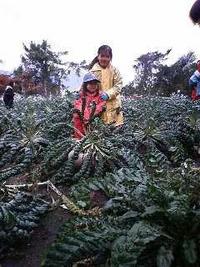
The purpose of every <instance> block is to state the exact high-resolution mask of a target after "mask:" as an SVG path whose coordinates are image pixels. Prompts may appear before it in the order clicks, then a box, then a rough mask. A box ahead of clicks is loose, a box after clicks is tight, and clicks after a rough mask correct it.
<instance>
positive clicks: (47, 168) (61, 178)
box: [40, 118, 128, 183]
mask: <svg viewBox="0 0 200 267" xmlns="http://www.w3.org/2000/svg"><path fill="white" fill-rule="evenodd" d="M90 126H91V128H92V130H91V131H90V132H88V133H87V134H86V136H84V137H83V138H82V139H81V140H78V141H77V140H73V139H71V138H68V139H67V138H66V139H65V140H62V141H59V142H57V143H53V144H51V145H50V146H49V147H48V153H47V154H46V156H45V161H44V164H43V166H42V170H41V174H40V175H41V176H42V178H43V179H46V178H47V177H48V178H50V179H52V180H53V181H54V182H56V183H72V182H73V183H74V182H77V181H78V180H79V179H87V178H89V177H90V176H94V177H102V176H104V174H105V173H106V172H107V171H114V170H116V169H119V168H121V167H122V166H127V165H128V162H127V160H126V158H125V155H124V154H123V150H122V149H121V148H122V143H120V142H118V136H120V133H119V132H117V130H115V131H114V128H113V126H110V127H109V126H105V125H104V124H103V123H102V121H101V120H100V119H99V118H96V119H95V120H94V121H93V122H92V123H91V125H90ZM119 131H120V130H119Z"/></svg>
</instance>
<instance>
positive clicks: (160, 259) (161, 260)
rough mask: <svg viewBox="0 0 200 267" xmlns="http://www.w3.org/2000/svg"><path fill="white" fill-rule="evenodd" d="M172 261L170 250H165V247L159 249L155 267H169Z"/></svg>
mask: <svg viewBox="0 0 200 267" xmlns="http://www.w3.org/2000/svg"><path fill="white" fill-rule="evenodd" d="M173 260H174V256H173V252H172V250H171V249H167V248H166V247H164V246H162V247H160V249H159V251H158V255H157V259H156V262H157V267H170V266H171V265H172V262H173Z"/></svg>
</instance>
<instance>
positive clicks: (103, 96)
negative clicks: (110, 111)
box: [100, 92, 109, 101]
mask: <svg viewBox="0 0 200 267" xmlns="http://www.w3.org/2000/svg"><path fill="white" fill-rule="evenodd" d="M100 97H101V99H102V100H104V101H107V100H108V99H109V96H108V94H107V93H105V92H102V93H101V94H100Z"/></svg>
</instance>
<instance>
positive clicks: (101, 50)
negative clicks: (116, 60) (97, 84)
mask: <svg viewBox="0 0 200 267" xmlns="http://www.w3.org/2000/svg"><path fill="white" fill-rule="evenodd" d="M102 53H108V54H109V56H110V58H111V59H112V56H113V54H112V48H111V47H110V46H108V45H102V46H100V47H99V49H98V52H97V56H96V57H95V58H94V59H93V60H92V62H91V63H90V65H89V70H91V69H92V67H93V66H94V65H95V64H96V63H97V62H98V56H99V55H100V54H102Z"/></svg>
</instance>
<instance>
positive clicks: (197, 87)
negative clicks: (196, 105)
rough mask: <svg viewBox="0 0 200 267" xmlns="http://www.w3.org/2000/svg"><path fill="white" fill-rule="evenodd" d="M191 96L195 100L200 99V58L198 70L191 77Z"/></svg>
mask: <svg viewBox="0 0 200 267" xmlns="http://www.w3.org/2000/svg"><path fill="white" fill-rule="evenodd" d="M189 86H190V89H191V92H192V93H191V98H192V100H193V101H195V100H198V99H200V60H198V61H197V70H196V71H195V72H194V73H193V75H192V76H191V77H190V79H189Z"/></svg>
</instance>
